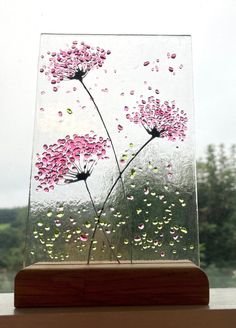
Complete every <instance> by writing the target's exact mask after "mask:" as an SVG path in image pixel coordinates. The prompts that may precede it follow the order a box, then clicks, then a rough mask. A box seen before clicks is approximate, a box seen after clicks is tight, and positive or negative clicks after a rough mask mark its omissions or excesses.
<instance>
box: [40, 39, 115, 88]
mask: <svg viewBox="0 0 236 328" xmlns="http://www.w3.org/2000/svg"><path fill="white" fill-rule="evenodd" d="M110 53H111V52H110V50H108V51H105V50H104V49H102V48H99V47H96V48H94V47H91V46H89V45H87V44H85V43H84V42H81V43H80V45H79V46H77V41H74V42H73V43H72V46H71V47H70V48H68V49H66V50H60V51H59V52H51V53H49V56H50V57H49V65H48V66H43V67H41V68H40V72H41V73H44V74H45V75H46V76H48V78H49V80H50V81H51V84H53V85H54V84H56V83H60V82H61V81H63V80H68V79H69V80H72V79H75V80H80V81H82V79H83V78H84V76H85V75H86V74H87V73H88V72H89V71H90V70H92V69H94V68H100V67H102V66H103V63H104V61H105V59H106V56H107V55H109V54H110Z"/></svg>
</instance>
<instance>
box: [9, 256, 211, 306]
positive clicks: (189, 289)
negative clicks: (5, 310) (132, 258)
mask: <svg viewBox="0 0 236 328" xmlns="http://www.w3.org/2000/svg"><path fill="white" fill-rule="evenodd" d="M208 303H209V283H208V279H207V276H206V274H205V273H204V272H203V271H202V270H201V269H200V268H199V267H197V266H196V265H194V264H193V263H192V262H190V261H155V262H146V263H143V262H142V263H141V262H138V263H137V262H136V263H133V264H90V265H86V264H78V263H76V262H66V263H36V264H34V265H31V266H29V267H26V268H25V269H23V270H22V271H20V272H19V273H18V274H17V276H16V278H15V307H66V306H70V307H76V306H110V305H116V306H117V305H207V304H208Z"/></svg>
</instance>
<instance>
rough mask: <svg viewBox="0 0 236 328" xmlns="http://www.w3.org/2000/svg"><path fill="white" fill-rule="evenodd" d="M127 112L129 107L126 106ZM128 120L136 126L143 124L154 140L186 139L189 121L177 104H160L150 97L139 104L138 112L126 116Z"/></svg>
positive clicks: (166, 102)
mask: <svg viewBox="0 0 236 328" xmlns="http://www.w3.org/2000/svg"><path fill="white" fill-rule="evenodd" d="M125 110H126V111H127V106H125ZM126 118H127V119H128V120H129V121H130V122H133V123H135V124H142V126H143V127H144V128H145V130H146V131H147V132H148V133H149V134H150V135H152V136H153V138H155V137H157V138H167V139H169V140H172V141H176V140H177V139H180V140H181V141H183V140H184V138H185V137H186V134H185V132H186V130H187V126H186V123H187V121H188V118H187V115H186V113H185V112H184V111H183V110H179V108H176V106H175V103H174V102H172V103H171V104H170V103H169V102H168V101H165V102H164V103H163V104H161V103H160V100H159V99H156V98H155V97H153V96H152V97H148V100H141V101H140V102H138V111H134V112H132V113H131V114H129V113H128V114H126Z"/></svg>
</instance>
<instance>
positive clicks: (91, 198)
mask: <svg viewBox="0 0 236 328" xmlns="http://www.w3.org/2000/svg"><path fill="white" fill-rule="evenodd" d="M84 183H85V186H86V189H87V192H88V194H89V198H90V200H91V203H92V206H93V209H94V212H95V214H96V217H97V218H98V221H97V223H96V225H95V228H94V231H93V234H92V238H91V243H90V246H89V254H88V259H87V264H89V262H90V257H91V252H92V246H93V241H94V237H95V234H96V231H97V227H98V225H99V223H100V217H101V214H100V215H98V212H97V209H96V206H95V204H94V201H93V197H92V195H91V192H90V190H89V187H88V184H87V181H86V180H84ZM101 228H102V231H103V233H104V236H105V238H106V240H107V243H108V245H109V247H110V249H111V251H112V253H113V256H114V257H115V259H116V261H117V262H118V263H120V261H119V259H118V257H117V256H116V254H115V253H114V251H113V249H112V247H111V243H110V240H109V239H108V237H107V235H106V231H105V230H104V228H103V227H101Z"/></svg>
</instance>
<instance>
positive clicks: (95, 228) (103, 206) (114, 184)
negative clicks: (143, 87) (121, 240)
mask: <svg viewBox="0 0 236 328" xmlns="http://www.w3.org/2000/svg"><path fill="white" fill-rule="evenodd" d="M153 139H154V137H153V136H152V137H151V138H150V139H148V140H147V141H146V142H145V143H144V144H143V145H142V147H140V148H139V150H138V151H137V153H136V154H135V155H134V156H133V157H132V158H131V159H130V160H129V162H128V163H127V164H126V166H125V167H124V168H123V170H122V171H120V174H119V176H118V177H117V178H116V180H115V182H114V183H113V185H112V187H111V189H110V190H109V192H108V194H107V196H106V199H105V200H104V203H103V205H102V208H101V210H100V213H99V215H98V218H99V219H100V217H101V215H102V212H103V211H104V208H105V205H106V203H107V201H108V198H109V197H110V195H111V193H112V191H113V189H114V188H115V186H116V185H117V182H118V181H119V179H120V178H121V175H122V174H123V173H124V172H125V171H126V169H127V168H128V167H129V165H130V164H131V163H132V162H133V160H134V159H135V158H136V157H137V156H138V154H139V153H140V152H141V151H142V150H143V149H144V148H145V147H146V146H147V145H148V144H149V142H151V141H152V140H153ZM99 219H98V221H97V223H96V225H95V227H94V231H93V237H94V236H95V233H96V230H97V228H98V225H99ZM92 240H93V239H92ZM91 247H92V242H91V245H90V248H91ZM90 253H91V251H90ZM117 260H118V259H117ZM118 261H119V260H118ZM131 262H132V261H131ZM88 263H89V259H88Z"/></svg>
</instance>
